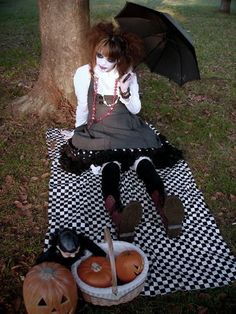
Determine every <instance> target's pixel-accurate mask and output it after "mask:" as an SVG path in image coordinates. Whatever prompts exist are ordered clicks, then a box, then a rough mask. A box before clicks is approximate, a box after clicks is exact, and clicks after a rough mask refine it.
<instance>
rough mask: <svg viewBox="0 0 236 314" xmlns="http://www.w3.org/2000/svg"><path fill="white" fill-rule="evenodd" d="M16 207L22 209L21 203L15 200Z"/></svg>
mask: <svg viewBox="0 0 236 314" xmlns="http://www.w3.org/2000/svg"><path fill="white" fill-rule="evenodd" d="M14 204H15V206H16V208H19V209H22V208H23V204H22V203H21V202H20V201H15V202H14Z"/></svg>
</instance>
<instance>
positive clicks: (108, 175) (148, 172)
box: [102, 159, 165, 203]
mask: <svg viewBox="0 0 236 314" xmlns="http://www.w3.org/2000/svg"><path fill="white" fill-rule="evenodd" d="M136 171H137V175H138V177H139V178H140V179H141V180H142V181H143V182H144V184H145V186H146V189H147V192H148V193H149V194H150V195H151V194H152V193H153V192H154V191H155V190H157V191H158V192H159V193H160V196H162V197H163V198H164V197H165V188H164V184H163V182H162V179H161V177H160V176H159V175H158V173H157V172H156V169H155V167H154V166H153V164H152V163H151V161H150V160H148V159H143V160H141V161H140V162H139V163H138V165H137V169H136ZM119 184H120V167H119V166H118V164H116V163H115V162H110V163H108V164H106V165H105V166H104V168H103V170H102V194H103V198H104V200H105V199H106V198H107V197H108V196H109V195H112V196H113V197H114V198H115V200H116V202H118V203H120V189H119Z"/></svg>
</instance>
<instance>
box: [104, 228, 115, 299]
mask: <svg viewBox="0 0 236 314" xmlns="http://www.w3.org/2000/svg"><path fill="white" fill-rule="evenodd" d="M104 238H105V241H106V242H107V244H108V255H109V259H110V263H111V276H112V293H113V294H115V295H117V293H118V289H117V277H116V264H115V256H114V248H113V243H112V239H111V234H110V231H109V229H108V228H107V227H105V229H104Z"/></svg>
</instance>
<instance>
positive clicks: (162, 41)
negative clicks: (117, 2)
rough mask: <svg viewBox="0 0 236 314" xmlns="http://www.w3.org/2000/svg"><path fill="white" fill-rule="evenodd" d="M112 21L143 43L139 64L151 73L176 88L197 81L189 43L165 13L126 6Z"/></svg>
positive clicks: (180, 28) (133, 4)
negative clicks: (173, 83)
mask: <svg viewBox="0 0 236 314" xmlns="http://www.w3.org/2000/svg"><path fill="white" fill-rule="evenodd" d="M115 19H116V21H117V22H118V24H119V25H120V27H121V29H122V30H124V31H126V32H132V33H135V34H137V35H139V36H140V37H141V38H142V39H143V40H144V45H145V52H146V56H145V59H144V60H143V61H144V62H145V63H146V64H147V66H148V67H149V69H150V70H151V71H152V72H155V73H158V74H160V75H163V76H166V77H168V78H169V79H171V80H173V81H175V82H176V83H178V84H179V85H183V84H184V83H186V82H188V81H192V80H197V79H200V74H199V69H198V64H197V58H196V54H195V49H194V46H193V43H192V39H191V37H190V35H189V34H188V33H187V32H186V31H185V30H184V29H183V28H182V27H181V26H180V25H179V24H178V23H177V22H176V21H175V20H174V19H173V18H172V17H171V16H170V15H169V14H168V13H163V12H159V11H155V10H152V9H150V8H147V7H144V6H141V5H138V4H135V3H131V2H126V5H125V7H124V8H123V9H122V10H121V12H120V13H119V14H118V15H117V16H116V17H115Z"/></svg>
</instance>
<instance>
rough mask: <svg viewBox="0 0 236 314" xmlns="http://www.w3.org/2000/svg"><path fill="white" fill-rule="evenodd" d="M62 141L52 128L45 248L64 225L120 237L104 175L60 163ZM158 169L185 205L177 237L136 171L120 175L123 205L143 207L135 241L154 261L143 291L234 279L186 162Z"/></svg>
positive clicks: (99, 237)
mask: <svg viewBox="0 0 236 314" xmlns="http://www.w3.org/2000/svg"><path fill="white" fill-rule="evenodd" d="M151 127H152V126H151ZM154 131H155V132H156V133H157V131H156V130H154ZM64 143H65V140H64V139H63V136H62V135H61V133H60V130H59V129H50V130H48V132H47V144H48V148H49V156H50V158H51V160H52V167H51V178H50V183H49V185H50V187H49V190H50V194H49V208H48V217H49V229H48V232H47V234H46V238H45V247H47V246H48V244H49V234H50V233H53V232H54V231H55V230H56V229H58V228H62V227H73V228H76V230H77V231H78V232H83V233H84V234H86V235H87V236H89V237H90V238H91V239H92V240H95V241H96V242H103V230H104V227H105V226H107V227H108V228H109V229H110V231H111V235H112V238H113V239H114V240H116V239H117V234H116V231H115V228H114V225H113V224H112V222H111V219H110V216H109V215H108V213H107V212H106V210H105V208H104V204H103V200H102V194H101V175H94V174H93V173H92V171H90V170H88V171H85V172H83V173H82V174H81V175H80V176H76V175H74V174H68V173H66V172H64V171H63V170H62V169H61V168H60V165H59V162H58V157H59V151H60V147H61V145H62V144H64ZM158 173H159V174H160V176H161V177H162V179H163V182H164V184H165V188H166V192H167V194H169V195H170V194H174V195H177V196H179V198H180V199H181V200H182V202H183V204H184V208H185V218H184V223H183V234H182V235H181V237H180V238H179V239H169V238H167V237H166V235H165V230H164V227H163V225H162V223H161V219H160V216H159V214H158V213H157V211H156V209H155V207H154V205H153V203H152V201H151V199H150V198H149V196H148V195H147V193H146V191H145V187H144V184H143V182H142V181H141V180H139V179H138V177H137V175H136V173H135V172H134V171H132V170H130V171H128V172H126V173H123V174H122V175H121V182H122V184H121V187H120V191H121V200H122V202H123V204H127V203H128V202H129V201H131V200H139V201H140V202H141V203H142V206H143V210H144V213H143V217H142V220H141V223H140V224H139V226H138V227H137V229H136V236H135V241H134V242H135V244H136V245H137V246H138V247H140V248H141V249H142V250H143V251H144V252H145V253H146V255H147V257H148V259H149V262H150V270H149V274H148V278H147V280H146V283H145V286H144V289H143V291H142V294H143V295H146V296H155V295H158V294H166V293H170V292H174V291H178V290H196V289H206V288H213V287H219V286H223V285H227V284H229V283H230V282H232V281H234V280H235V279H236V260H235V258H234V257H233V256H232V255H231V254H230V251H229V249H228V247H227V245H226V244H225V242H224V240H223V238H222V237H221V235H220V232H219V230H218V228H217V226H216V223H215V220H214V218H213V216H212V215H211V213H210V211H209V209H208V207H207V206H206V204H205V202H204V198H203V195H202V193H201V192H200V191H199V190H198V188H197V186H196V184H195V181H194V179H193V177H192V174H191V170H190V169H189V167H188V165H187V164H186V162H185V161H183V160H182V161H180V162H178V163H177V164H176V165H175V166H174V167H172V168H165V169H162V170H158Z"/></svg>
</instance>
